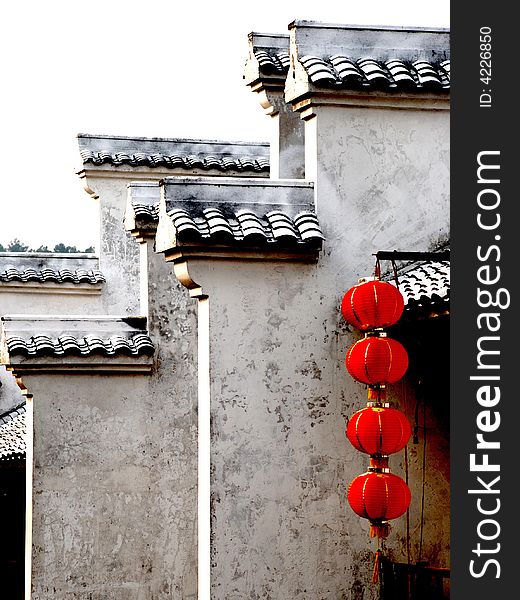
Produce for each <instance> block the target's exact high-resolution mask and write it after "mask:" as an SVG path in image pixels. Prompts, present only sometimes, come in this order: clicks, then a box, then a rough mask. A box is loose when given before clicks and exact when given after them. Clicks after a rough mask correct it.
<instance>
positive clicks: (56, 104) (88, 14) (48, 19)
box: [0, 0, 449, 249]
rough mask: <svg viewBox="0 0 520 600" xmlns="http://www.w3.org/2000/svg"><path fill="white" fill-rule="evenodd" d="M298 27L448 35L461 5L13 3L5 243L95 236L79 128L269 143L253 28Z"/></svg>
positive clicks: (5, 113)
mask: <svg viewBox="0 0 520 600" xmlns="http://www.w3.org/2000/svg"><path fill="white" fill-rule="evenodd" d="M294 19H307V20H316V21H323V22H329V23H331V22H332V23H349V24H365V25H417V26H437V27H449V1H448V0H437V1H436V2H428V3H426V2H421V1H420V0H419V1H418V0H395V1H393V2H389V1H380V0H374V1H364V2H363V1H360V0H356V1H355V2H351V1H343V2H341V0H312V1H311V0H299V1H298V2H289V1H286V0H279V1H277V2H272V1H263V2H262V1H259V0H254V1H249V0H242V1H240V0H227V1H224V0H220V1H209V0H196V1H193V0H192V1H186V0H183V1H175V0H169V1H168V0H148V1H147V2H143V1H142V0H141V1H136V0H84V1H82V2H79V1H78V0H67V1H58V0H45V1H44V2H43V1H41V0H28V1H27V0H26V1H25V2H24V1H22V0H11V1H9V2H5V3H4V6H3V8H2V15H1V21H0V56H1V57H2V59H1V67H0V81H1V84H2V86H1V87H2V94H1V96H0V99H1V105H0V106H1V111H0V177H1V181H0V243H3V244H4V245H5V244H6V243H7V242H9V241H10V240H12V239H13V238H15V237H18V238H20V239H21V240H22V241H24V242H26V243H28V244H29V245H31V246H33V247H37V246H39V245H40V244H47V245H49V246H50V247H52V246H54V245H55V244H56V243H58V242H64V243H66V244H68V245H76V246H78V248H80V249H83V248H85V247H87V246H89V245H91V244H94V243H95V240H96V237H97V236H96V227H97V216H96V215H97V212H96V211H97V203H96V202H95V201H93V200H92V199H91V198H90V196H88V195H87V193H86V192H85V191H84V190H83V188H82V185H81V182H80V180H79V178H78V177H77V175H76V174H75V172H76V171H77V169H78V167H79V166H80V162H79V154H78V151H77V142H76V134H77V133H80V132H81V133H96V134H119V135H130V136H132V135H142V136H158V137H190V138H209V139H224V140H246V141H253V140H265V141H267V140H268V126H269V122H268V119H269V117H267V116H264V114H263V111H262V109H261V107H260V105H259V104H258V103H257V100H256V98H255V95H254V94H252V93H251V92H250V91H249V90H248V88H246V87H245V85H244V83H243V80H242V70H243V66H244V62H245V59H246V56H247V34H248V33H249V32H250V31H259V32H266V33H277V32H280V33H285V32H286V31H287V25H288V24H289V23H290V22H291V21H293V20H294Z"/></svg>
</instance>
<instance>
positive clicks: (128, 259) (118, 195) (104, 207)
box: [87, 172, 155, 315]
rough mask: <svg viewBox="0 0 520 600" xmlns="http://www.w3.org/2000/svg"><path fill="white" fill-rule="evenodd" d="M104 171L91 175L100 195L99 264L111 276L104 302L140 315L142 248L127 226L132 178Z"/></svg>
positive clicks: (108, 309) (115, 310)
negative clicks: (128, 185)
mask: <svg viewBox="0 0 520 600" xmlns="http://www.w3.org/2000/svg"><path fill="white" fill-rule="evenodd" d="M103 175H104V176H102V177H96V176H88V177H87V184H88V186H89V188H90V189H91V190H92V191H93V192H94V193H95V195H96V196H98V197H99V220H100V224H101V225H100V228H101V229H100V238H99V243H98V247H99V267H100V270H101V272H102V273H103V275H104V276H105V278H106V280H107V281H106V284H105V286H104V288H103V297H102V301H101V303H102V306H103V309H104V312H105V314H107V315H110V314H112V315H113V314H117V315H119V314H121V315H125V314H126V315H136V314H139V249H138V247H137V246H136V244H135V242H134V241H133V240H132V239H131V237H130V236H129V235H128V233H127V232H126V231H125V229H124V226H123V219H124V215H125V208H126V194H127V188H126V185H127V183H128V182H129V181H131V179H129V178H128V176H127V177H126V178H125V177H124V176H120V177H118V176H117V175H116V174H115V173H114V174H112V176H110V172H107V173H104V174H103ZM135 178H136V179H138V178H139V177H138V176H137V175H136V177H135ZM149 179H150V180H154V179H155V178H154V176H150V177H149Z"/></svg>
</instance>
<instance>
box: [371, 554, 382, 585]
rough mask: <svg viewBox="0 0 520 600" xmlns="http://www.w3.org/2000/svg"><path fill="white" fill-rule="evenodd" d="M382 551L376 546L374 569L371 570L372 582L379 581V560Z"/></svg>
mask: <svg viewBox="0 0 520 600" xmlns="http://www.w3.org/2000/svg"><path fill="white" fill-rule="evenodd" d="M381 556H382V552H381V550H380V549H379V548H378V549H377V552H376V556H375V559H374V570H373V572H372V583H377V582H378V581H379V571H380V565H379V563H380V561H381Z"/></svg>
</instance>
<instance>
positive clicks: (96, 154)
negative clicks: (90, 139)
mask: <svg viewBox="0 0 520 600" xmlns="http://www.w3.org/2000/svg"><path fill="white" fill-rule="evenodd" d="M80 154H81V158H82V160H83V164H87V163H92V164H94V165H102V164H109V165H113V166H115V167H118V166H121V165H128V166H130V167H151V168H155V167H163V168H168V169H176V168H181V169H186V170H193V169H202V170H206V171H207V170H210V169H216V170H218V171H239V172H243V171H254V172H265V171H269V159H268V158H267V157H265V156H256V157H252V156H240V157H239V156H212V155H194V154H192V155H180V154H157V153H154V154H149V153H146V152H135V153H133V154H127V153H124V152H115V153H113V152H105V151H102V150H98V151H96V150H91V149H88V148H83V149H81V150H80Z"/></svg>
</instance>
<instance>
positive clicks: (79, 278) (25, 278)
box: [0, 268, 106, 285]
mask: <svg viewBox="0 0 520 600" xmlns="http://www.w3.org/2000/svg"><path fill="white" fill-rule="evenodd" d="M15 281H18V282H21V283H29V282H31V281H34V282H37V283H73V284H81V283H89V284H92V285H96V284H100V283H104V282H105V281H106V280H105V277H104V276H103V274H102V273H101V272H100V271H87V270H85V269H75V270H74V271H72V270H70V269H50V268H44V269H31V268H25V269H17V268H8V269H5V270H4V271H0V282H5V283H7V282H15Z"/></svg>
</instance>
